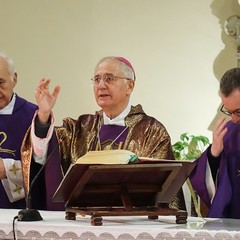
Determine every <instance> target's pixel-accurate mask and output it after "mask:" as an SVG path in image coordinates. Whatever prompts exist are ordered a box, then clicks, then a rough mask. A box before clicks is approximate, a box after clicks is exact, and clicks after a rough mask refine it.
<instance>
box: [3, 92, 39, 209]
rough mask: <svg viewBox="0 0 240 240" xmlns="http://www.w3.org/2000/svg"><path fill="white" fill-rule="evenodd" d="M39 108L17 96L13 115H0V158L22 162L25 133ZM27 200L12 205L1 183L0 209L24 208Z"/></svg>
mask: <svg viewBox="0 0 240 240" xmlns="http://www.w3.org/2000/svg"><path fill="white" fill-rule="evenodd" d="M36 110H37V106H36V105H34V104H32V103H30V102H27V101H26V100H25V99H23V98H20V97H18V96H16V102H15V106H14V109H13V113H12V114H9V115H4V114H3V115H0V118H1V121H0V148H1V151H0V157H1V158H12V159H15V160H20V159H21V156H20V148H21V144H22V140H23V138H24V135H25V132H26V131H27V129H28V128H29V126H30V125H31V122H32V117H33V115H34V113H35V111H36ZM24 207H25V200H24V199H23V200H19V201H16V202H14V203H10V202H9V200H8V197H7V195H6V192H5V190H4V188H3V186H2V182H1V181H0V208H24Z"/></svg>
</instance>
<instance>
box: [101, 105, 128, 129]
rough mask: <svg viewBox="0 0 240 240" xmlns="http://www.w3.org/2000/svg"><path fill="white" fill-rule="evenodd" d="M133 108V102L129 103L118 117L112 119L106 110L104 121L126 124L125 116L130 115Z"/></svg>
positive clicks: (107, 123) (120, 124)
mask: <svg viewBox="0 0 240 240" xmlns="http://www.w3.org/2000/svg"><path fill="white" fill-rule="evenodd" d="M130 110H131V104H130V103H128V105H127V107H126V108H125V109H124V111H123V112H122V113H121V114H119V115H118V116H117V117H115V118H113V119H110V118H109V117H108V116H107V115H106V114H105V113H104V112H103V123H104V125H111V124H114V125H119V126H125V121H124V119H125V117H126V116H127V115H128V113H129V112H130Z"/></svg>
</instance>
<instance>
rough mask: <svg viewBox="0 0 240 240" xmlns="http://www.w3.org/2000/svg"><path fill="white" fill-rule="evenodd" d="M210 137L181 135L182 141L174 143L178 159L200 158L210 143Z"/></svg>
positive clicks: (174, 151) (174, 150)
mask: <svg viewBox="0 0 240 240" xmlns="http://www.w3.org/2000/svg"><path fill="white" fill-rule="evenodd" d="M209 144H210V143H209V139H208V138H207V137H205V136H202V135H199V136H194V135H189V134H188V133H183V134H181V135H180V141H178V142H176V143H174V144H173V145H172V147H173V154H174V157H175V159H177V160H194V159H196V158H198V157H199V156H200V155H201V154H202V152H203V151H204V150H205V149H206V147H207V146H208V145H209Z"/></svg>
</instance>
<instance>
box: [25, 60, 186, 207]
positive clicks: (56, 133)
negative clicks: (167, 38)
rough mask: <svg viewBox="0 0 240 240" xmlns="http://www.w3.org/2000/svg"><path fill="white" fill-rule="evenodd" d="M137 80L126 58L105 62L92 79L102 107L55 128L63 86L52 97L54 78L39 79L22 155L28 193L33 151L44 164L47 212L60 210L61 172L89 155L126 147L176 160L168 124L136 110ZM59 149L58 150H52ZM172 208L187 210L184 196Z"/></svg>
mask: <svg viewBox="0 0 240 240" xmlns="http://www.w3.org/2000/svg"><path fill="white" fill-rule="evenodd" d="M135 80H136V75H135V71H134V68H133V66H132V65H131V63H130V62H129V61H128V60H127V59H125V58H123V57H105V58H103V59H102V60H100V62H99V63H98V64H97V66H96V68H95V71H94V76H93V78H92V83H93V90H94V94H95V99H96V102H97V104H98V105H99V107H100V108H101V109H100V110H99V111H97V112H96V113H94V114H83V115H80V116H79V117H78V119H76V120H75V119H72V118H69V117H68V118H65V119H64V120H63V125H62V126H61V127H54V116H53V112H52V109H53V107H54V105H55V102H56V99H57V96H58V93H59V91H60V87H59V86H57V87H55V88H54V90H53V92H52V93H50V92H49V90H48V88H49V83H50V80H46V79H42V80H41V81H40V83H39V85H38V86H37V89H36V100H37V103H38V106H39V111H38V112H37V114H36V116H35V118H34V124H32V127H31V130H30V131H29V134H28V135H26V139H25V145H24V147H23V149H22V150H23V151H22V155H23V158H24V160H23V162H24V166H25V168H24V169H25V171H24V183H25V189H26V191H29V184H30V181H29V172H30V171H31V164H32V163H31V153H33V158H34V159H35V162H39V163H42V164H46V168H45V176H48V179H47V177H46V178H45V186H46V209H57V207H56V203H54V202H52V196H53V194H54V192H55V191H56V189H57V187H58V185H59V183H60V180H61V178H62V177H63V175H62V174H64V173H66V171H67V170H68V167H69V165H70V164H71V163H75V162H76V161H77V159H78V158H80V157H81V156H83V155H84V154H86V153H87V152H88V151H91V150H99V151H101V150H104V149H126V150H130V151H132V152H134V153H135V154H137V155H138V156H144V157H153V158H161V159H174V156H173V152H172V146H171V140H170V136H169V134H168V132H167V130H166V128H165V127H164V125H163V124H162V123H161V122H159V121H158V120H156V119H155V118H153V117H151V116H148V115H147V114H146V113H145V112H144V111H143V109H142V106H141V105H137V106H132V105H131V103H130V96H131V93H132V91H133V89H134V86H135ZM61 138H64V141H63V142H61V141H60V142H59V140H60V139H61ZM58 145H59V151H56V150H54V149H55V147H56V146H58ZM49 155H54V156H51V157H49ZM46 159H47V162H46ZM146 177H147V176H146ZM53 179H54V180H53ZM37 199H41V197H39V196H38V197H35V199H34V197H33V203H34V202H35V201H36V200H37ZM170 205H171V207H173V208H178V209H185V202H184V199H183V194H182V192H180V193H179V196H177V197H176V199H174V201H173V202H172V203H171V204H170Z"/></svg>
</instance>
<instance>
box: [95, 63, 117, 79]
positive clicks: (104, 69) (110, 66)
mask: <svg viewBox="0 0 240 240" xmlns="http://www.w3.org/2000/svg"><path fill="white" fill-rule="evenodd" d="M119 66H120V63H119V61H117V60H115V59H106V60H104V61H103V62H101V63H100V64H98V66H97V67H96V70H95V75H96V74H104V73H116V72H119V71H120V67H119Z"/></svg>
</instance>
